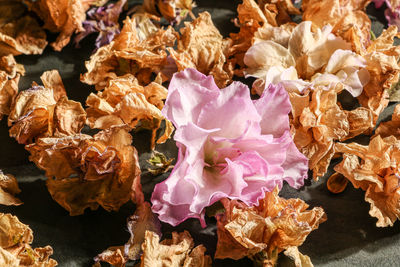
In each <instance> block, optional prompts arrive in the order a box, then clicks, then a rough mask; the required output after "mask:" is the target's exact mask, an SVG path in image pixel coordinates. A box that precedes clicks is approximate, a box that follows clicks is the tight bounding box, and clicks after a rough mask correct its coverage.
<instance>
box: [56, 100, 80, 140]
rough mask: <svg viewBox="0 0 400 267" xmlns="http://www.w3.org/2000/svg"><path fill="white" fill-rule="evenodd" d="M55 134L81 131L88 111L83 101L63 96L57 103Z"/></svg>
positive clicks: (70, 133)
mask: <svg viewBox="0 0 400 267" xmlns="http://www.w3.org/2000/svg"><path fill="white" fill-rule="evenodd" d="M53 120H54V121H53V124H54V127H55V132H54V135H56V136H62V135H74V134H76V133H79V132H80V131H81V130H82V128H83V126H84V125H85V121H86V112H85V110H84V109H83V108H82V105H81V103H79V102H75V101H72V100H68V98H67V97H66V96H63V97H62V98H61V99H60V100H59V101H58V102H57V104H56V105H55V108H54V114H53Z"/></svg>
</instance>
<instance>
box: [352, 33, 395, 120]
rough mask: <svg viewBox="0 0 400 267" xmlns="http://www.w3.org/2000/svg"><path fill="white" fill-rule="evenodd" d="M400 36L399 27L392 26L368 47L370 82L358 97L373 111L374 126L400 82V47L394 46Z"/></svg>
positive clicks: (366, 57)
mask: <svg viewBox="0 0 400 267" xmlns="http://www.w3.org/2000/svg"><path fill="white" fill-rule="evenodd" d="M395 36H399V35H398V33H397V27H395V26H390V27H389V28H388V29H386V30H384V31H383V32H382V34H381V35H380V36H379V37H378V38H377V39H376V40H374V41H373V42H372V43H371V45H370V46H368V47H367V50H366V52H365V53H364V55H363V57H364V58H365V59H366V62H367V66H366V69H367V70H368V72H369V73H370V81H369V82H368V84H367V85H366V86H364V90H363V93H362V94H361V95H360V96H359V97H358V101H359V102H360V104H361V105H362V106H363V107H365V108H368V109H370V110H371V111H372V114H373V117H374V124H375V123H376V121H377V119H378V117H379V114H380V113H381V112H382V111H383V109H384V108H385V107H386V106H387V105H388V103H389V95H388V90H389V89H390V88H391V87H392V85H394V84H395V83H397V82H398V78H399V74H400V66H399V64H398V62H399V59H400V47H398V46H393V42H394V37H395Z"/></svg>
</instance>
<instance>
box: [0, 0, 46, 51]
mask: <svg viewBox="0 0 400 267" xmlns="http://www.w3.org/2000/svg"><path fill="white" fill-rule="evenodd" d="M26 11H27V10H26V7H25V5H24V4H23V3H22V1H10V0H4V1H1V3H0V14H1V18H0V56H5V55H9V54H13V55H20V54H26V55H30V54H41V53H42V52H43V50H44V48H45V47H46V45H47V41H46V33H45V32H44V30H43V29H42V28H41V27H40V26H39V23H38V22H37V21H36V19H35V18H33V17H31V16H30V15H27V14H26V13H27V12H26Z"/></svg>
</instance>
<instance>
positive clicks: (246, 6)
mask: <svg viewBox="0 0 400 267" xmlns="http://www.w3.org/2000/svg"><path fill="white" fill-rule="evenodd" d="M237 12H238V18H237V21H236V24H238V25H239V27H240V31H239V32H238V33H231V34H230V35H229V36H230V39H231V40H232V45H231V47H230V48H229V51H228V52H229V53H228V63H227V64H228V65H231V66H235V65H239V66H240V67H241V68H243V67H244V63H243V57H244V55H245V53H246V51H247V50H248V49H249V48H250V46H251V45H252V40H253V37H254V34H255V32H256V31H257V29H258V28H260V27H261V26H263V25H266V24H268V21H267V18H266V17H265V15H264V13H263V11H262V10H261V9H260V7H259V6H258V4H257V3H256V2H255V1H254V0H243V3H241V4H239V5H238V7H237ZM235 74H236V75H239V76H243V73H242V70H241V69H239V70H236V72H235Z"/></svg>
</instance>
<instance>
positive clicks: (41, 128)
mask: <svg viewBox="0 0 400 267" xmlns="http://www.w3.org/2000/svg"><path fill="white" fill-rule="evenodd" d="M55 104H56V101H55V99H54V93H53V90H51V89H47V88H44V87H33V88H31V89H28V90H25V91H22V92H21V93H19V94H18V96H17V98H16V99H15V103H14V104H13V106H12V108H11V112H10V115H9V117H8V125H9V126H11V128H10V136H11V137H14V138H15V139H16V140H17V141H18V143H20V144H28V143H31V142H33V139H34V138H35V137H37V136H41V135H46V133H50V134H51V128H52V127H51V125H50V120H51V117H52V113H53V110H54V106H55Z"/></svg>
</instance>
